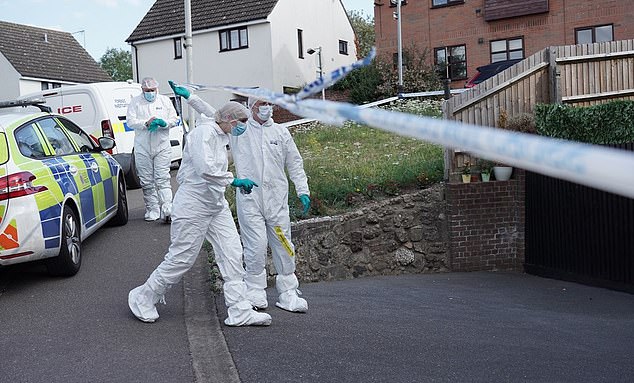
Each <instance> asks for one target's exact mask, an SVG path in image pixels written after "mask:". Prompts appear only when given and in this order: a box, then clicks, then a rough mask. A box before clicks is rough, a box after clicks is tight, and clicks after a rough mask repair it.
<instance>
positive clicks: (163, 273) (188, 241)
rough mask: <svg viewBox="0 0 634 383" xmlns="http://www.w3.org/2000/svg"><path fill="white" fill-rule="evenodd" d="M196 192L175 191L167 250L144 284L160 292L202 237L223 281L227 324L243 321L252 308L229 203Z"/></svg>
mask: <svg viewBox="0 0 634 383" xmlns="http://www.w3.org/2000/svg"><path fill="white" fill-rule="evenodd" d="M207 193H210V192H209V191H207ZM199 194H200V191H199V190H197V191H191V190H189V189H188V188H187V187H186V186H182V187H181V188H179V189H178V191H177V192H176V196H175V197H174V205H173V211H172V224H171V228H170V237H171V243H170V247H169V251H168V253H167V254H166V255H165V259H164V260H163V262H161V264H160V265H159V266H158V267H157V268H156V270H154V272H152V274H151V275H150V277H149V278H148V280H147V283H148V285H149V286H150V288H151V289H152V290H153V291H154V292H155V293H156V294H159V295H164V294H165V292H166V291H167V289H168V288H169V287H170V286H172V285H174V284H176V283H178V282H179V281H180V280H181V278H182V277H183V274H185V273H186V272H187V271H188V270H189V269H190V268H191V267H192V266H193V264H194V262H195V261H196V257H198V254H199V253H200V249H201V248H202V244H203V240H204V239H205V238H206V239H207V240H208V241H209V242H210V243H211V245H212V246H213V250H214V255H215V258H216V263H217V264H218V268H219V269H220V273H221V274H222V278H223V280H224V284H223V291H224V297H225V303H226V305H227V307H229V310H228V314H229V318H228V321H229V322H230V323H228V324H230V325H231V324H237V323H244V321H245V320H246V318H247V317H249V316H250V315H251V311H252V310H251V304H250V303H249V302H248V301H247V300H246V284H245V283H244V276H245V272H244V268H243V266H242V245H241V243H240V236H239V235H238V231H237V230H236V225H235V223H234V221H233V217H232V216H231V211H230V210H229V204H228V203H227V201H226V199H225V198H224V196H222V197H221V199H219V200H216V201H215V203H212V202H210V200H207V199H204V200H203V199H201V198H200V197H199Z"/></svg>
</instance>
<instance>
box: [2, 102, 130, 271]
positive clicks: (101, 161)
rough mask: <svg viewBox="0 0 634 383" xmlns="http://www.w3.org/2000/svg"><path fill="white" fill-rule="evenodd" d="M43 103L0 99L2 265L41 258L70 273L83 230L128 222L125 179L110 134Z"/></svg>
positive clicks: (76, 263)
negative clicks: (88, 128)
mask: <svg viewBox="0 0 634 383" xmlns="http://www.w3.org/2000/svg"><path fill="white" fill-rule="evenodd" d="M42 104H43V101H37V100H36V101H32V100H29V101H6V102H0V266H5V265H11V264H16V263H22V262H29V261H35V260H41V259H42V260H44V262H45V263H46V266H47V269H48V271H49V273H50V274H52V275H61V276H71V275H74V274H76V273H77V272H78V271H79V268H80V266H81V250H82V249H81V247H82V241H83V240H84V239H86V237H88V236H89V235H91V234H92V233H94V232H95V231H96V230H97V229H98V228H100V227H102V226H103V225H105V224H106V223H108V224H111V225H125V224H126V223H127V222H128V203H127V196H126V185H125V178H124V175H123V172H122V170H121V167H120V166H119V164H118V163H117V161H115V160H114V159H113V158H112V156H110V154H108V153H107V152H106V150H109V149H112V148H113V147H114V146H115V142H114V140H113V139H111V138H108V137H100V138H99V139H98V140H97V139H95V138H93V137H90V136H88V135H87V134H86V133H85V132H84V131H83V130H81V129H80V128H79V127H78V126H77V125H76V124H74V123H73V122H71V121H70V120H68V119H67V118H65V117H63V116H61V115H57V114H53V113H50V109H49V108H48V107H46V106H44V105H42ZM34 107H36V108H34ZM38 109H39V110H38Z"/></svg>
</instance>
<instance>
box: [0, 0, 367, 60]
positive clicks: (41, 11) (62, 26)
mask: <svg viewBox="0 0 634 383" xmlns="http://www.w3.org/2000/svg"><path fill="white" fill-rule="evenodd" d="M294 1H297V2H300V1H302V0H294ZM373 3H374V1H373V0H343V4H344V6H345V7H346V10H356V11H360V12H363V13H365V14H367V15H373V14H374V13H373ZM152 4H154V0H0V20H2V21H8V22H12V23H17V24H25V25H31V26H36V27H42V28H48V29H55V30H58V31H64V32H70V33H73V36H75V38H76V39H77V41H79V43H80V44H81V45H82V46H83V47H84V48H85V49H86V51H88V53H90V55H91V56H92V57H93V58H94V59H95V61H99V59H100V58H101V56H103V54H104V53H106V50H108V48H117V49H125V50H130V47H129V45H128V44H127V43H126V42H125V40H126V39H127V38H128V37H129V36H130V34H131V33H132V31H133V30H134V28H136V26H137V25H138V24H139V22H140V21H141V19H142V18H143V16H145V14H146V13H147V11H148V10H149V9H150V8H151V7H152Z"/></svg>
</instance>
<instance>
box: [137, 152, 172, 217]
mask: <svg viewBox="0 0 634 383" xmlns="http://www.w3.org/2000/svg"><path fill="white" fill-rule="evenodd" d="M170 159H171V148H168V149H166V150H161V151H159V152H158V153H156V154H154V155H152V154H151V153H146V152H143V151H136V150H135V151H134V162H135V163H136V172H137V175H138V176H139V181H140V182H141V188H142V189H143V201H144V202H145V211H146V212H148V213H149V212H153V213H159V212H160V211H161V210H162V211H166V212H168V213H169V212H171V210H172V185H171V184H170V165H171V161H170Z"/></svg>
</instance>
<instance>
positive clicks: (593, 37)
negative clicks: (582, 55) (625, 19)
mask: <svg viewBox="0 0 634 383" xmlns="http://www.w3.org/2000/svg"><path fill="white" fill-rule="evenodd" d="M575 40H576V42H577V44H591V43H601V42H604V41H613V40H614V27H613V26H612V24H610V25H599V26H596V27H587V28H578V29H575Z"/></svg>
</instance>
